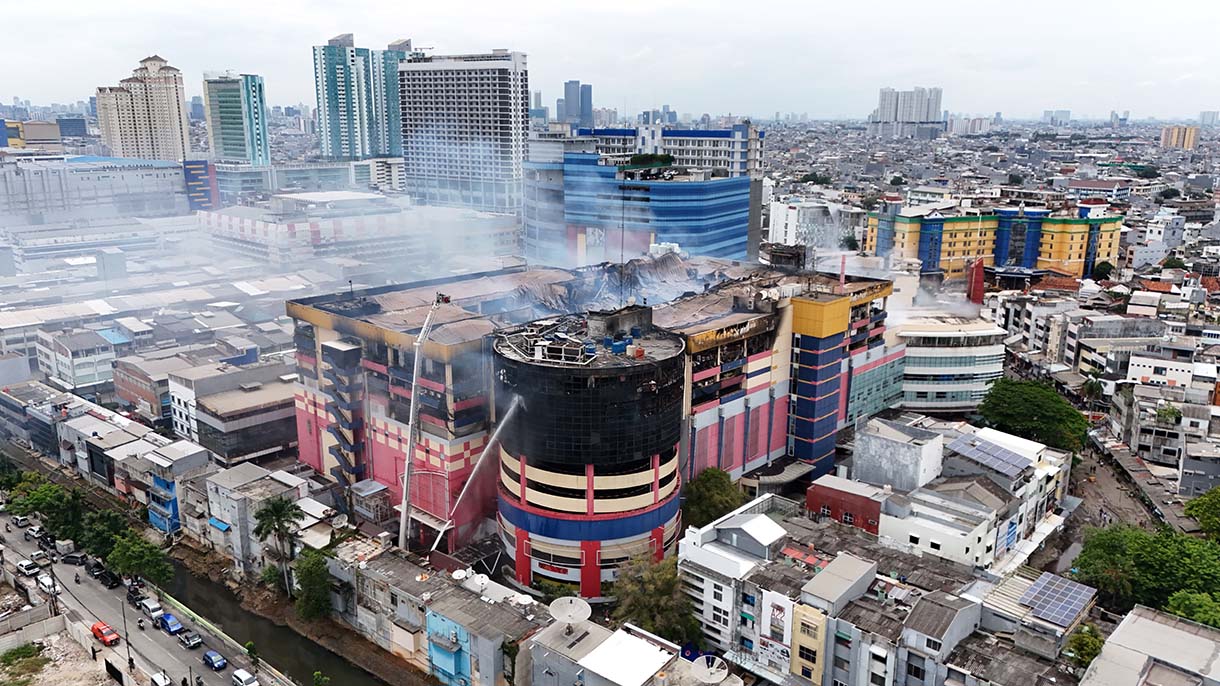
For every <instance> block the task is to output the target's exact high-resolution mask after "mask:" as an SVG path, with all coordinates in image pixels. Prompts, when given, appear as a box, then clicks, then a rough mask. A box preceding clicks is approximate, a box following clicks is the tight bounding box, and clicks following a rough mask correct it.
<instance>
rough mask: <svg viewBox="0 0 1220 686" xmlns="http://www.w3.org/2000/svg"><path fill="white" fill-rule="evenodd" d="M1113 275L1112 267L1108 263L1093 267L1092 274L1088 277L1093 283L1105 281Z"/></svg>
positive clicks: (1100, 263) (1099, 263)
mask: <svg viewBox="0 0 1220 686" xmlns="http://www.w3.org/2000/svg"><path fill="white" fill-rule="evenodd" d="M1113 273H1114V265H1112V264H1110V263H1109V262H1104V261H1103V262H1098V263H1097V264H1095V265H1093V273H1092V274H1091V275H1090V276H1092V277H1093V280H1094V281H1105V280H1106V279H1109V278H1110V275H1111V274H1113Z"/></svg>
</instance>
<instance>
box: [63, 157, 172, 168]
mask: <svg viewBox="0 0 1220 686" xmlns="http://www.w3.org/2000/svg"><path fill="white" fill-rule="evenodd" d="M64 161H65V162H67V163H68V164H108V165H111V166H114V167H165V168H170V167H175V168H176V167H177V166H178V163H177V162H170V161H169V160H142V159H137V158H134V157H102V156H100V155H75V156H73V157H67V158H65V159H64Z"/></svg>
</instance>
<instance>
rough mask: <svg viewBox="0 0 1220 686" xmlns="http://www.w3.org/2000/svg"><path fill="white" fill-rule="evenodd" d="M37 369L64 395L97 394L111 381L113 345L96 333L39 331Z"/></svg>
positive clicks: (83, 330) (74, 330)
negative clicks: (71, 393)
mask: <svg viewBox="0 0 1220 686" xmlns="http://www.w3.org/2000/svg"><path fill="white" fill-rule="evenodd" d="M37 354H38V369H39V370H40V371H42V373H44V374H46V375H47V380H48V381H50V382H51V383H52V384H53V385H55V386H58V387H59V388H62V389H63V390H65V391H73V392H78V393H89V392H96V391H100V390H102V389H103V387H104V386H106V385H108V384H110V383H111V382H112V381H113V379H114V367H113V365H114V360H115V357H116V356H115V352H114V344H113V343H111V342H110V341H108V340H106V339H105V338H103V337H102V335H101V334H99V333H98V332H96V331H90V330H88V329H73V330H67V331H41V330H40V331H39V332H38V343H37Z"/></svg>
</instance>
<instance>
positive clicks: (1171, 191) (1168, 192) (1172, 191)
mask: <svg viewBox="0 0 1220 686" xmlns="http://www.w3.org/2000/svg"><path fill="white" fill-rule="evenodd" d="M1157 195H1158V196H1160V198H1161V199H1162V200H1173V199H1174V198H1176V197H1178V196H1180V195H1182V191H1180V190H1178V189H1176V188H1166V189H1165V190H1163V191H1161V192H1160V193H1157Z"/></svg>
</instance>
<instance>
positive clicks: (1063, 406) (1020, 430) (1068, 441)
mask: <svg viewBox="0 0 1220 686" xmlns="http://www.w3.org/2000/svg"><path fill="white" fill-rule="evenodd" d="M979 413H980V414H982V415H983V419H985V420H986V421H987V423H988V424H989V425H990V426H992V427H994V428H996V429H999V430H1000V431H1004V432H1006V433H1010V434H1013V435H1015V436H1020V437H1021V438H1027V439H1029V440H1031V441H1038V442H1039V443H1045V444H1046V445H1048V446H1050V447H1052V448H1058V449H1060V450H1073V451H1075V450H1079V449H1080V447H1081V445H1082V443H1083V441H1084V437H1085V433H1086V432H1087V431H1088V430H1089V422H1088V421H1087V420H1086V419H1085V418H1084V415H1082V414H1080V412H1079V411H1078V410H1077V409H1076V408H1074V407H1072V405H1071V404H1070V403H1068V401H1066V400H1064V399H1063V398H1062V397H1061V396H1060V395H1059V394H1058V393H1056V392H1055V389H1053V388H1051V387H1050V386H1048V385H1045V384H1041V383H1037V382H1034V381H1014V380H1012V379H1003V378H1001V379H997V380H996V381H995V383H993V384H992V385H991V389H990V390H988V391H987V396H986V397H985V398H983V402H982V404H980V405H979Z"/></svg>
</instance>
